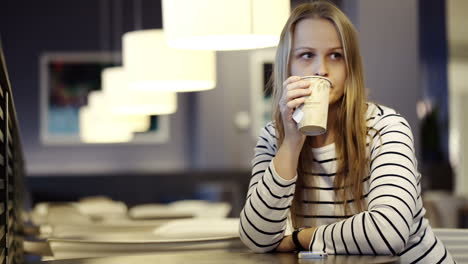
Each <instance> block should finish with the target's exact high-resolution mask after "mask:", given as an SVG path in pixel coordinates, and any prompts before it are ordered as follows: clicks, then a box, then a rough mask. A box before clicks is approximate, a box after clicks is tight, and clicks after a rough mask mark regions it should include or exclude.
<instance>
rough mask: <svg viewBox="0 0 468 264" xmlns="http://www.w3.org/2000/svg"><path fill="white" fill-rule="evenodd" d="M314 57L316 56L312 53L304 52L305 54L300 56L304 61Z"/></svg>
mask: <svg viewBox="0 0 468 264" xmlns="http://www.w3.org/2000/svg"><path fill="white" fill-rule="evenodd" d="M313 56H314V54H313V53H312V52H304V53H301V54H300V57H301V58H304V59H310V58H312V57H313Z"/></svg>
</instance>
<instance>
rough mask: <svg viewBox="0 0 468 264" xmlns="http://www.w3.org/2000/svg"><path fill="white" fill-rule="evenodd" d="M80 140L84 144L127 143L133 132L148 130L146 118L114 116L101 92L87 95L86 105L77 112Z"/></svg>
mask: <svg viewBox="0 0 468 264" xmlns="http://www.w3.org/2000/svg"><path fill="white" fill-rule="evenodd" d="M79 120H80V138H81V140H82V141H83V142H85V143H119V142H128V141H130V140H132V138H133V132H136V131H146V130H148V128H149V118H148V117H147V116H133V115H115V114H113V113H112V112H110V111H109V108H108V105H107V103H106V101H105V98H104V97H103V94H102V92H101V91H92V92H90V93H89V95H88V105H87V106H84V107H81V108H80V110H79Z"/></svg>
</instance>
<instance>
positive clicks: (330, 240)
mask: <svg viewBox="0 0 468 264" xmlns="http://www.w3.org/2000/svg"><path fill="white" fill-rule="evenodd" d="M366 120H367V126H368V127H369V128H373V129H371V130H369V133H368V137H367V143H368V147H367V153H368V155H369V160H370V164H369V171H370V175H369V176H367V177H365V178H364V180H363V184H364V191H363V193H364V196H365V205H366V208H367V210H365V211H363V212H360V213H356V212H352V213H350V215H343V210H342V206H341V205H342V204H343V201H336V200H335V192H334V188H335V187H334V185H333V181H334V177H335V174H336V169H337V161H336V153H335V145H334V144H331V145H327V146H324V147H321V148H315V149H312V151H313V153H314V160H313V161H312V162H313V164H312V171H310V173H307V174H306V175H305V176H304V177H305V178H304V188H303V194H304V197H302V198H303V201H302V208H301V210H302V211H300V212H299V213H298V216H299V219H300V221H302V222H303V226H315V227H317V229H316V231H315V232H314V234H313V237H312V240H311V241H310V245H309V249H310V250H315V251H317V250H323V251H326V252H327V253H329V254H361V255H398V256H400V261H401V263H417V262H420V263H453V260H452V257H451V255H450V253H449V252H448V251H447V250H446V248H445V246H444V245H443V244H442V242H441V241H440V240H439V239H438V238H437V237H435V235H434V233H433V232H432V229H431V227H430V225H429V223H428V220H427V219H426V218H424V214H425V209H424V207H423V204H422V199H421V175H420V173H419V172H418V170H417V161H416V158H415V152H414V147H413V146H414V142H413V135H412V132H411V129H410V126H409V125H408V122H407V121H406V120H405V119H404V118H403V117H402V116H400V115H399V114H398V113H396V112H395V111H394V110H393V109H390V108H388V107H385V106H381V105H376V104H373V103H369V104H368V109H367V113H366ZM376 131H378V132H376ZM379 135H380V136H379ZM277 150H278V145H277V140H276V136H275V127H274V124H273V123H271V122H270V123H269V124H267V125H266V126H265V128H264V129H263V130H262V132H261V135H260V138H259V141H258V143H257V145H256V147H255V157H254V158H253V160H252V166H253V169H252V178H251V180H250V186H249V190H248V193H247V200H246V203H245V206H244V208H243V210H242V212H241V215H240V227H239V232H240V237H241V239H242V241H243V242H244V243H245V244H246V245H247V246H248V247H249V248H251V249H252V250H253V251H255V252H268V251H272V250H274V249H275V248H276V247H277V246H278V244H279V243H280V241H281V239H282V238H283V236H284V235H285V233H286V229H288V232H290V230H291V224H290V210H289V208H290V207H291V203H292V199H293V196H294V191H295V184H296V180H297V175H296V177H295V178H294V179H292V180H285V179H283V178H281V176H279V175H278V174H277V173H276V171H275V168H274V166H273V163H272V159H273V157H274V156H275V155H276V152H277ZM311 190H314V191H315V193H316V194H315V198H314V197H311V196H310V195H309V193H310V191H311ZM350 203H351V205H352V201H350ZM351 207H353V206H351Z"/></svg>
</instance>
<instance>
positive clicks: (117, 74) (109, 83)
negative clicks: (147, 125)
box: [101, 67, 177, 121]
mask: <svg viewBox="0 0 468 264" xmlns="http://www.w3.org/2000/svg"><path fill="white" fill-rule="evenodd" d="M127 79H128V78H127V72H126V71H125V69H124V68H123V67H110V68H106V69H104V70H103V71H102V74H101V80H102V91H103V96H104V97H105V99H106V103H107V104H108V107H109V111H111V112H112V113H114V114H118V115H145V116H149V115H166V114H172V113H175V112H176V111H177V94H176V93H175V92H158V91H150V90H134V89H130V88H129V87H128V80H127ZM148 121H149V117H148Z"/></svg>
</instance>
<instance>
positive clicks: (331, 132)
mask: <svg viewBox="0 0 468 264" xmlns="http://www.w3.org/2000/svg"><path fill="white" fill-rule="evenodd" d="M338 111H339V107H338V106H337V104H334V105H330V107H329V108H328V118H327V132H325V133H324V134H322V135H318V136H314V137H312V140H311V144H312V147H313V148H320V147H323V146H326V145H330V144H332V143H333V142H335V135H336V129H337V125H336V122H337V121H338Z"/></svg>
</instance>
